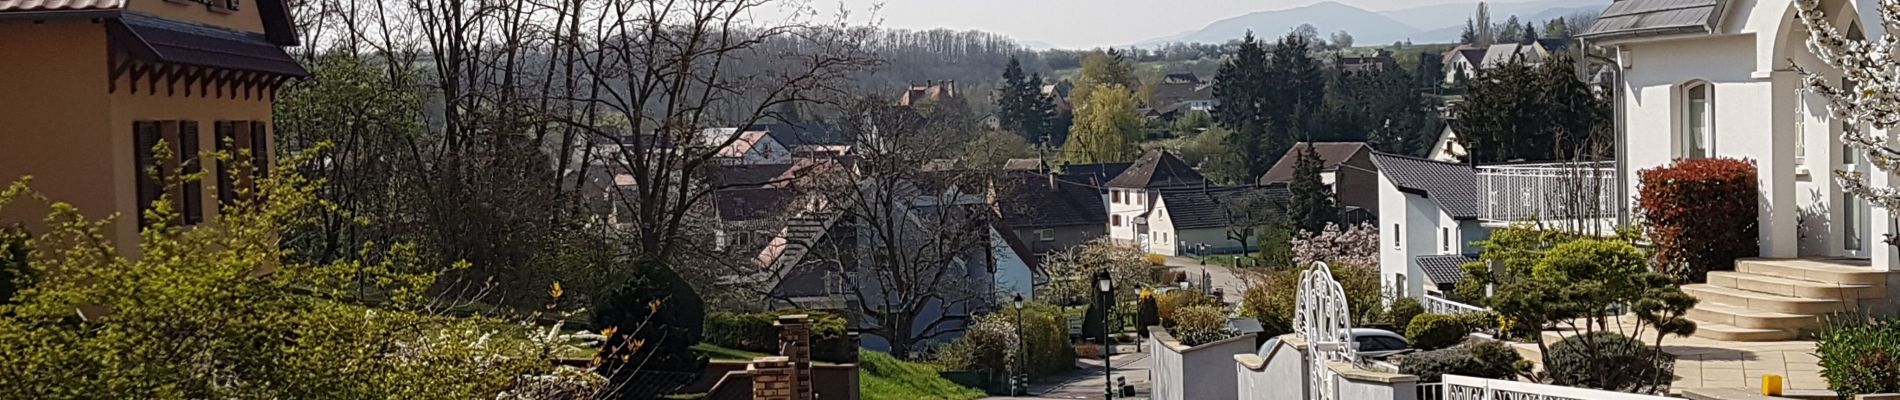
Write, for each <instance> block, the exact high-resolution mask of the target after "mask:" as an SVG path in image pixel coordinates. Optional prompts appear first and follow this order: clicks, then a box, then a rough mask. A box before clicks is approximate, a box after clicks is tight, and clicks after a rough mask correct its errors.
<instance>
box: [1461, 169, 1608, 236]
mask: <svg viewBox="0 0 1900 400" xmlns="http://www.w3.org/2000/svg"><path fill="white" fill-rule="evenodd" d="M1617 189H1618V188H1617V183H1616V165H1615V164H1614V162H1611V161H1603V162H1583V163H1555V164H1517V165H1492V166H1480V167H1478V207H1479V209H1478V217H1479V218H1480V219H1483V220H1486V221H1497V222H1521V221H1530V220H1537V221H1545V222H1561V223H1566V224H1574V226H1578V227H1583V226H1586V225H1588V226H1592V227H1596V226H1607V225H1605V224H1607V223H1608V221H1615V220H1617V216H1618V215H1620V214H1621V213H1622V211H1623V203H1625V202H1624V201H1622V199H1621V198H1620V197H1619V196H1618V195H1617V192H1618V190H1617ZM1585 222H1587V224H1586V223H1585Z"/></svg>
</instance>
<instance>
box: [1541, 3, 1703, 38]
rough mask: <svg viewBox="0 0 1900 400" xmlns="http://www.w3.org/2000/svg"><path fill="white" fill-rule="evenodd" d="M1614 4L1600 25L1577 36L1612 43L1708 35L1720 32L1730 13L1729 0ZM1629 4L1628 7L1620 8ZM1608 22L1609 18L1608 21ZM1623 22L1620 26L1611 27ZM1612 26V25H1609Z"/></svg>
mask: <svg viewBox="0 0 1900 400" xmlns="http://www.w3.org/2000/svg"><path fill="white" fill-rule="evenodd" d="M1624 1H1627V3H1624V2H1619V3H1618V4H1612V5H1611V7H1610V8H1608V9H1605V10H1604V11H1603V15H1601V16H1600V17H1599V19H1598V25H1596V26H1595V27H1593V28H1591V30H1590V31H1589V32H1584V33H1582V34H1579V35H1577V38H1579V39H1584V40H1589V41H1592V42H1599V44H1603V43H1611V44H1614V43H1616V42H1627V41H1632V40H1654V39H1668V38H1672V37H1676V36H1685V35H1707V34H1714V33H1717V30H1718V29H1720V28H1721V26H1722V22H1723V20H1724V19H1726V17H1727V14H1728V3H1729V0H1711V1H1709V2H1708V3H1704V4H1696V3H1689V2H1673V3H1675V4H1658V5H1657V6H1655V7H1650V8H1643V7H1642V6H1643V4H1641V3H1647V2H1653V1H1655V0H1624ZM1619 8H1629V10H1619ZM1605 22H1610V23H1608V24H1606V23H1605ZM1619 23H1620V24H1621V25H1620V26H1621V27H1610V26H1613V25H1617V24H1619ZM1606 27H1610V28H1606Z"/></svg>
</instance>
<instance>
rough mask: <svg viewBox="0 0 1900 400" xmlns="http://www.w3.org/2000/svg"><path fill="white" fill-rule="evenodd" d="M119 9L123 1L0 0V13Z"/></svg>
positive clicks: (123, 3) (123, 5)
mask: <svg viewBox="0 0 1900 400" xmlns="http://www.w3.org/2000/svg"><path fill="white" fill-rule="evenodd" d="M120 7H125V0H0V12H3V11H51V10H101V9H116V8H120Z"/></svg>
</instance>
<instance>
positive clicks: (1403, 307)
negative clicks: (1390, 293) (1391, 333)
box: [1385, 297, 1425, 328]
mask: <svg viewBox="0 0 1900 400" xmlns="http://www.w3.org/2000/svg"><path fill="white" fill-rule="evenodd" d="M1424 313H1425V305H1423V304H1419V302H1418V299H1415V298H1411V297H1400V298H1398V299H1395V300H1392V305H1391V306H1388V307H1386V311H1385V316H1386V318H1387V319H1390V320H1392V326H1398V327H1407V328H1410V327H1411V326H1412V319H1413V318H1415V317H1418V315H1419V314H1424Z"/></svg>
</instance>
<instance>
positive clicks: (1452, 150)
mask: <svg viewBox="0 0 1900 400" xmlns="http://www.w3.org/2000/svg"><path fill="white" fill-rule="evenodd" d="M1469 154H1470V153H1467V152H1465V145H1464V144H1463V143H1460V142H1459V141H1458V132H1457V131H1454V130H1452V129H1451V124H1449V123H1447V124H1445V129H1444V130H1440V131H1438V139H1437V140H1434V141H1432V149H1431V150H1430V151H1428V152H1426V156H1425V158H1429V159H1432V160H1435V161H1444V162H1461V161H1464V160H1465V156H1467V155H1469Z"/></svg>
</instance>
